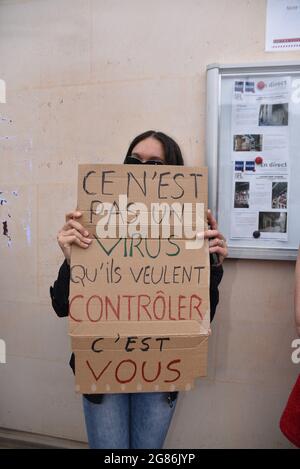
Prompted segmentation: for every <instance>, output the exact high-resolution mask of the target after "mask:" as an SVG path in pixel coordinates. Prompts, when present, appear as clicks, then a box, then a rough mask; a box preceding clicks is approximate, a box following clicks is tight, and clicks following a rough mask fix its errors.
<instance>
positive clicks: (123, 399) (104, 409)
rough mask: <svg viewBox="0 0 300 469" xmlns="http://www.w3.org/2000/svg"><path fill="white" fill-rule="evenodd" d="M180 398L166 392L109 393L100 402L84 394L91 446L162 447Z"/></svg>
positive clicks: (93, 447)
mask: <svg viewBox="0 0 300 469" xmlns="http://www.w3.org/2000/svg"><path fill="white" fill-rule="evenodd" d="M176 401H177V399H175V400H174V401H173V402H172V403H171V405H170V403H169V401H168V393H165V392H153V393H132V394H105V395H104V396H103V399H102V402H101V403H99V404H95V403H93V402H91V401H89V400H88V399H86V397H84V396H83V410H84V416H85V423H86V429H87V435H88V441H89V446H90V448H92V449H96V448H98V449H100V448H101V449H104V448H105V449H108V448H114V449H129V448H131V449H133V448H134V449H138V448H144V449H151V448H162V446H163V444H164V440H165V437H166V435H167V432H168V429H169V425H170V423H171V419H172V416H173V413H174V410H175V406H176Z"/></svg>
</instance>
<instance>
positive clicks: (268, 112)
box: [258, 103, 289, 126]
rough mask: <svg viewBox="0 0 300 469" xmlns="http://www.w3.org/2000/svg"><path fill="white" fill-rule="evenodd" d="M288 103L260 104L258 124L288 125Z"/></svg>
mask: <svg viewBox="0 0 300 469" xmlns="http://www.w3.org/2000/svg"><path fill="white" fill-rule="evenodd" d="M288 115H289V112H288V103H278V104H261V105H260V108H259V117H258V125H259V126H266V125H288Z"/></svg>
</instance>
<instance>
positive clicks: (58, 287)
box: [50, 260, 223, 403]
mask: <svg viewBox="0 0 300 469" xmlns="http://www.w3.org/2000/svg"><path fill="white" fill-rule="evenodd" d="M222 276H223V268H222V266H219V267H217V266H211V269H210V292H209V293H210V320H211V321H212V320H213V318H214V315H215V312H216V307H217V304H218V302H219V290H218V286H219V284H220V282H221V280H222ZM69 289H70V266H69V264H68V263H67V261H66V260H65V261H64V262H63V264H62V265H61V267H60V269H59V272H58V277H57V280H55V282H54V285H53V287H50V296H51V300H52V306H53V309H54V311H55V312H56V314H57V316H59V317H60V318H63V317H66V316H68V314H69ZM70 366H71V368H72V370H73V373H75V356H74V354H73V353H72V355H71V359H70ZM176 396H177V392H171V393H169V397H170V400H171V401H172V400H174V399H175V398H176ZM85 397H86V398H87V399H89V400H90V401H91V402H95V403H100V402H101V400H102V395H101V394H87V395H85Z"/></svg>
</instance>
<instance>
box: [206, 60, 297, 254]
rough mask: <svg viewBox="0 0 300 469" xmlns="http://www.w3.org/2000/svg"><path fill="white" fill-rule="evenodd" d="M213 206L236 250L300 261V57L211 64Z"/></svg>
mask: <svg viewBox="0 0 300 469" xmlns="http://www.w3.org/2000/svg"><path fill="white" fill-rule="evenodd" d="M206 119H207V121H206V164H207V166H208V168H209V206H210V207H211V209H212V210H213V213H215V214H216V217H217V220H218V223H219V228H220V231H221V232H222V233H223V234H224V236H225V237H226V239H227V243H228V248H229V257H233V258H245V259H280V260H294V259H296V257H297V252H298V247H299V239H300V62H297V63H295V62H293V63H291V62H286V63H269V64H247V65H218V64H212V65H209V66H208V67H207V113H206Z"/></svg>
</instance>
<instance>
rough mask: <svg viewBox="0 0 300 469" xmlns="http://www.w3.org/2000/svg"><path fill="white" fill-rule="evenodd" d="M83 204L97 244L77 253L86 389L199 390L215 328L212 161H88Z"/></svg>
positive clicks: (78, 347) (74, 304)
mask: <svg viewBox="0 0 300 469" xmlns="http://www.w3.org/2000/svg"><path fill="white" fill-rule="evenodd" d="M77 208H78V210H80V211H81V212H82V213H83V217H82V218H81V219H80V222H81V223H82V224H83V225H84V226H85V227H86V229H87V230H88V231H89V233H90V236H91V238H92V239H93V242H92V243H91V245H90V246H89V248H88V249H82V248H80V247H77V246H76V245H74V246H73V247H72V255H71V283H70V298H69V302H70V311H69V334H70V336H71V344H72V350H73V352H74V353H75V371H76V373H75V376H76V390H77V391H78V392H81V393H84V394H97V393H100V394H101V393H110V392H113V393H116V392H117V393H122V392H155V391H175V390H189V389H191V388H192V387H193V385H194V380H195V378H196V377H198V376H205V374H206V362H207V342H208V335H209V331H210V308H209V277H210V267H209V250H208V243H207V241H206V240H205V241H201V240H200V241H199V240H198V241H197V240H196V239H195V233H196V231H199V226H202V230H203V229H204V228H206V226H205V225H203V221H204V219H205V218H206V212H207V170H206V168H185V167H182V166H165V165H164V166H158V165H153V166H151V165H148V166H147V165H80V166H79V179H78V206H77ZM201 210H202V212H201ZM201 213H202V218H201ZM201 221H202V225H201ZM199 223H200V224H199ZM199 246H201V247H199Z"/></svg>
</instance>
